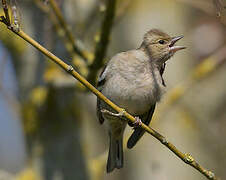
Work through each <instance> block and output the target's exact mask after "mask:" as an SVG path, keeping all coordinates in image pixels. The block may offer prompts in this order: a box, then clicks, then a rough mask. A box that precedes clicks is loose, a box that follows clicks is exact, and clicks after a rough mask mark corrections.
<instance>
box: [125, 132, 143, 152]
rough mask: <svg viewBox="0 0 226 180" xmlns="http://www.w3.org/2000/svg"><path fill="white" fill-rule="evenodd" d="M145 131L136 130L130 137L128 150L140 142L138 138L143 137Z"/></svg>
mask: <svg viewBox="0 0 226 180" xmlns="http://www.w3.org/2000/svg"><path fill="white" fill-rule="evenodd" d="M144 133H145V131H144V130H143V129H142V128H137V129H136V130H135V131H134V132H133V134H132V135H131V136H130V138H129V140H128V142H127V147H128V148H129V149H131V148H133V146H135V145H136V143H137V142H138V141H139V140H140V138H141V137H142V136H143V135H144Z"/></svg>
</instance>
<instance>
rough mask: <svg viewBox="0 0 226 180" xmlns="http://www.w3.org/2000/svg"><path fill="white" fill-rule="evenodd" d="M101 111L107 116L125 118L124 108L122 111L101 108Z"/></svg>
mask: <svg viewBox="0 0 226 180" xmlns="http://www.w3.org/2000/svg"><path fill="white" fill-rule="evenodd" d="M101 112H102V113H103V115H104V116H105V117H106V118H107V117H110V118H112V117H117V118H120V119H123V120H124V119H125V116H124V113H125V109H122V111H120V112H119V113H113V112H111V111H108V110H107V109H101Z"/></svg>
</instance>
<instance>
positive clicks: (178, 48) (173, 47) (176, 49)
mask: <svg viewBox="0 0 226 180" xmlns="http://www.w3.org/2000/svg"><path fill="white" fill-rule="evenodd" d="M183 37H184V36H176V37H173V38H172V40H171V43H170V45H169V48H170V52H173V53H175V52H177V51H179V50H181V49H185V48H186V47H185V46H174V45H175V43H176V42H177V41H179V40H180V39H182V38H183Z"/></svg>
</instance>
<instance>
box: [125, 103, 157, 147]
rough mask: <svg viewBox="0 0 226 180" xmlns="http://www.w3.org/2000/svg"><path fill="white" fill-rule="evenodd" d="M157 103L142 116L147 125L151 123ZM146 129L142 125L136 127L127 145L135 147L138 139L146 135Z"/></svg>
mask: <svg viewBox="0 0 226 180" xmlns="http://www.w3.org/2000/svg"><path fill="white" fill-rule="evenodd" d="M155 105H156V104H154V105H152V106H151V108H150V110H149V111H148V112H147V113H145V114H144V115H142V116H140V118H141V120H142V122H143V123H144V124H146V125H149V124H150V122H151V119H152V116H153V113H154V111H155ZM144 133H145V130H143V129H142V128H141V127H136V128H135V130H134V132H133V134H132V135H131V136H130V138H129V140H128V142H127V147H128V148H129V149H131V148H133V147H134V146H135V145H136V143H137V141H138V140H139V139H140V138H141V137H142V136H143V135H144Z"/></svg>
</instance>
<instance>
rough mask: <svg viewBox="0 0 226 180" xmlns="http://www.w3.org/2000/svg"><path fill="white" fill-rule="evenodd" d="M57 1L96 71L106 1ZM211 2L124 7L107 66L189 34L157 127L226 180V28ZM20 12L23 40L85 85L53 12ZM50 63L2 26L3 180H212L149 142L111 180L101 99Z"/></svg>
mask: <svg viewBox="0 0 226 180" xmlns="http://www.w3.org/2000/svg"><path fill="white" fill-rule="evenodd" d="M11 2H13V3H14V1H11ZM56 2H57V4H58V6H59V7H60V9H61V11H62V13H63V16H64V18H65V20H66V22H67V24H68V25H69V26H70V27H71V29H70V30H71V31H72V32H73V36H74V37H75V39H76V44H78V45H79V47H82V49H83V51H84V53H85V55H86V56H87V57H88V59H89V60H88V64H92V59H93V56H94V55H93V53H92V52H94V51H95V44H96V43H97V42H98V40H99V39H100V31H101V22H102V20H103V17H104V13H105V10H106V7H105V3H106V2H105V1H100V0H76V1H73V0H67V1H63V0H58V1H56ZM213 2H214V1H211V0H197V1H193V0H189V1H187V0H159V1H154V0H151V1H150V0H139V1H138V0H133V1H132V0H122V1H118V2H117V8H116V18H115V21H114V25H113V28H112V33H111V36H110V43H109V46H108V52H107V56H106V58H105V61H107V59H109V58H110V57H112V56H113V55H114V54H116V53H118V52H121V51H126V50H129V49H134V48H137V47H138V46H139V45H140V43H141V41H142V36H143V34H144V33H145V32H146V31H148V30H149V29H151V28H159V29H162V30H164V31H165V32H167V33H169V34H170V35H172V36H173V35H181V34H183V35H184V36H185V37H184V39H183V40H182V41H181V42H180V44H183V45H186V46H187V47H188V48H187V49H186V50H185V51H183V52H180V53H178V54H176V55H175V56H174V57H173V58H172V59H170V60H169V62H168V63H167V67H166V72H165V74H164V78H165V81H166V83H167V91H166V93H165V95H164V97H163V98H162V101H161V102H160V103H159V104H158V106H157V109H158V110H157V112H155V115H154V119H153V120H152V123H151V126H152V127H154V128H155V129H157V130H158V131H159V132H161V133H162V134H164V135H165V136H166V137H167V138H168V139H169V140H170V141H171V142H173V143H174V144H175V145H176V146H177V147H178V148H179V149H181V150H182V151H184V152H188V153H191V154H192V156H193V157H195V159H196V160H197V161H198V162H200V163H201V164H202V165H203V166H204V167H207V168H208V169H210V170H212V171H213V172H215V173H216V174H217V175H218V176H219V177H221V178H222V179H225V178H226V173H225V166H226V158H225V157H226V143H225V141H224V137H225V135H226V132H225V127H226V121H225V120H226V111H225V110H226V85H225V83H224V82H225V75H226V74H225V64H224V62H225V58H226V54H225V53H224V52H226V50H225V22H226V20H225V10H221V9H219V8H218V7H216V6H214V3H213ZM223 3H224V2H223ZM16 4H17V10H18V16H19V17H20V24H21V27H22V29H23V30H24V31H25V32H27V33H28V34H29V35H30V36H31V37H33V38H34V39H36V40H37V41H38V42H40V43H41V44H42V45H44V46H45V47H46V48H47V49H49V50H50V51H51V52H53V53H54V54H56V55H57V56H59V57H61V58H63V59H64V60H66V62H68V63H72V64H74V66H75V67H78V70H79V71H80V72H81V73H82V74H83V75H84V76H87V74H88V73H89V71H92V69H89V68H86V66H85V65H84V62H83V60H82V59H81V58H80V57H79V56H77V55H76V53H74V52H73V49H72V47H71V45H70V43H69V42H68V41H67V40H66V37H65V35H64V31H63V29H62V28H61V27H60V25H59V22H58V20H57V18H56V16H55V15H54V13H53V11H52V9H51V6H50V4H49V3H46V2H44V3H43V2H42V1H39V0H36V1H35V0H34V1H27V0H24V1H19V0H18V1H16ZM219 12H220V13H221V14H220V17H217V13H219ZM1 14H2V12H1ZM44 59H45V57H44V56H43V55H41V54H40V53H39V52H38V51H37V50H35V49H34V48H32V47H31V46H30V45H28V44H26V43H24V41H22V40H20V39H18V37H16V36H15V35H14V34H12V33H11V32H9V31H8V30H7V29H6V28H5V27H4V26H3V25H2V24H1V25H0V122H1V126H0V169H1V171H0V179H1V177H3V178H4V177H7V178H6V179H10V178H11V179H22V180H23V179H29V180H32V179H34V180H36V179H54V180H55V179H56V180H58V179H64V180H67V179H68V180H71V179H76V180H77V179H107V180H108V179H147V178H149V179H154V180H158V179H159V180H165V179H166V180H168V179H205V177H203V176H202V175H201V174H200V173H198V172H196V171H195V170H194V169H191V168H190V167H189V166H187V165H186V164H184V163H182V162H181V161H180V160H179V159H178V158H177V157H176V156H175V155H173V154H172V153H171V152H169V150H168V149H166V148H164V147H163V146H162V144H160V143H159V142H157V141H156V140H155V139H153V138H151V137H149V138H148V136H144V138H142V140H141V142H140V143H139V144H138V145H137V146H136V147H135V148H134V149H133V150H125V164H124V168H123V169H121V170H116V171H114V172H113V173H112V174H106V172H105V163H106V157H107V156H106V152H107V149H108V137H107V133H106V132H105V131H104V129H103V127H101V126H100V125H99V124H98V121H97V118H96V115H95V102H96V97H95V96H94V95H92V94H91V93H89V92H87V91H85V90H84V88H83V87H81V86H79V85H78V83H77V82H75V81H74V80H73V79H72V78H71V77H69V76H68V75H66V73H64V72H63V71H61V70H60V69H59V68H58V67H57V66H56V65H54V64H53V63H51V62H49V61H45V60H44ZM184 89H185V90H186V91H185V92H184V91H183V90H184ZM183 92H184V93H183ZM131 132H132V131H131V128H127V131H126V136H128V135H129V134H130V133H131Z"/></svg>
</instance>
